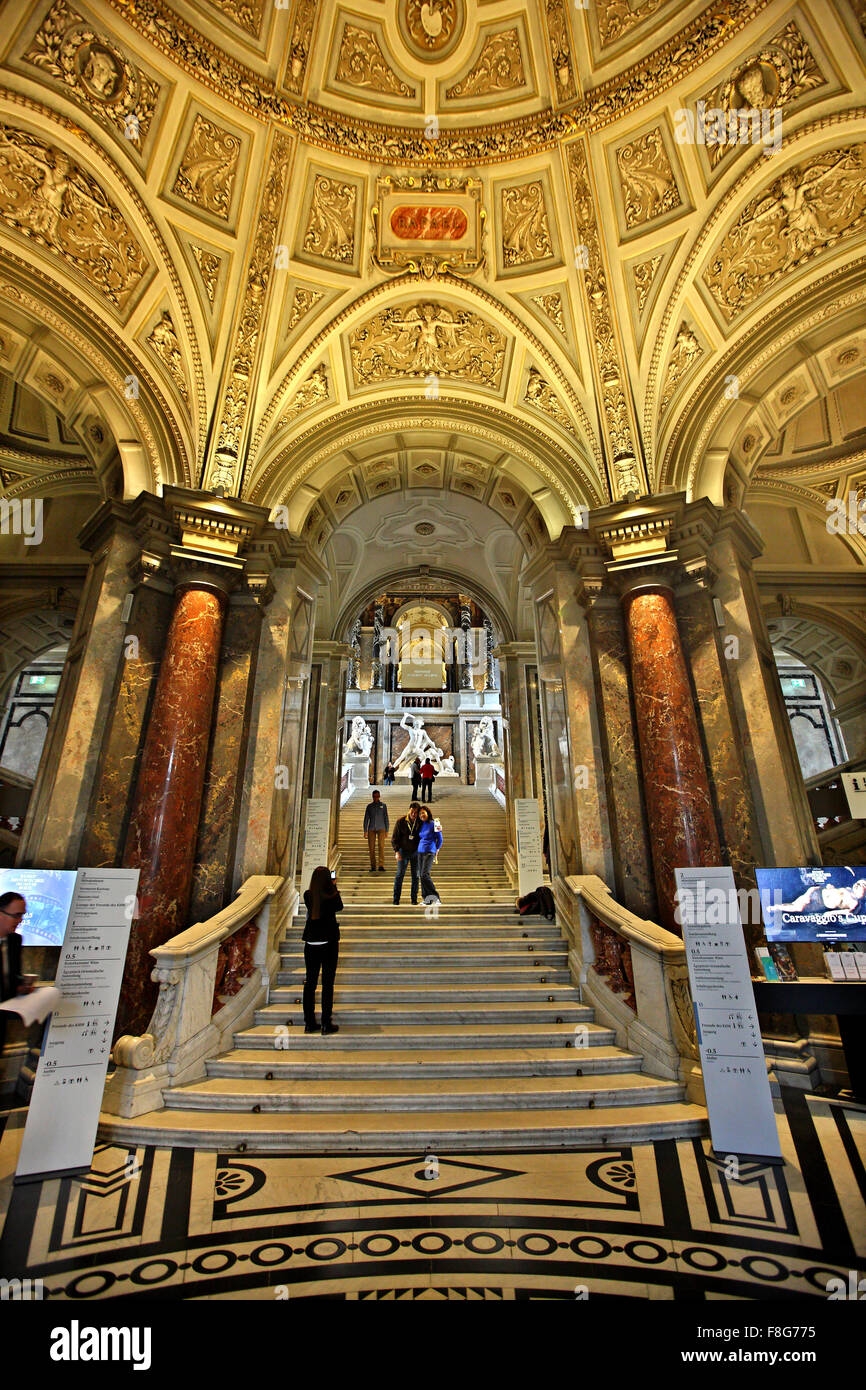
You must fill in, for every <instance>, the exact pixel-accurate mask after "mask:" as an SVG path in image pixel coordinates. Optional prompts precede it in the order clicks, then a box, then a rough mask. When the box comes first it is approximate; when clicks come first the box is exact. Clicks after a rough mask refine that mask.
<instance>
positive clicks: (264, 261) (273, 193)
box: [210, 133, 293, 495]
mask: <svg viewBox="0 0 866 1390" xmlns="http://www.w3.org/2000/svg"><path fill="white" fill-rule="evenodd" d="M292 148H293V142H292V140H291V137H289V136H287V135H284V134H282V133H279V134H278V135H277V137H276V139H275V140H274V143H273V146H272V148H271V154H270V159H269V160H268V168H267V175H266V178H265V189H264V193H263V194H262V201H261V207H260V209H259V219H258V223H257V224H256V229H255V237H254V239H253V247H252V251H251V253H250V258H249V261H248V263H247V270H246V276H245V281H244V290H243V297H242V300H241V309H240V314H239V317H238V323H237V329H236V332H235V339H234V343H233V345H232V349H231V359H230V360H231V367H230V371H229V377H228V383H227V386H226V388H225V391H224V393H223V399H222V411H221V414H220V420H219V426H218V428H217V430H216V431H215V437H216V447H215V451H214V453H215V460H214V464H213V467H212V473H211V480H210V481H211V486H212V487H219V486H222V487H224V488H225V489H226V491H227V492H228V493H229V494H230V495H236V487H238V486H239V485H240V484H239V478H238V461H239V458H240V448H241V441H242V437H243V433H244V427H245V423H246V416H247V407H248V405H249V394H250V384H251V381H252V378H253V373H254V369H255V362H256V355H257V352H258V348H259V339H260V336H261V330H262V325H263V322H264V311H265V304H266V300H267V292H268V287H269V285H270V279H271V272H272V269H273V264H274V247H275V245H276V241H277V233H278V231H279V225H280V214H281V210H282V206H283V200H284V196H285V192H286V189H287V187H288V183H289V172H290V169H291V162H292Z"/></svg>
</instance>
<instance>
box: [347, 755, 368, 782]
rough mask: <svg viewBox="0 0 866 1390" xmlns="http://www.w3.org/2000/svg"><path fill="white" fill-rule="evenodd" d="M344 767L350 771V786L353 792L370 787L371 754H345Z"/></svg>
mask: <svg viewBox="0 0 866 1390" xmlns="http://www.w3.org/2000/svg"><path fill="white" fill-rule="evenodd" d="M343 767H347V768H348V769H349V785H350V787H352V789H353V790H359V791H363V790H365V789H366V788H367V787H369V785H370V755H369V753H344V754H343Z"/></svg>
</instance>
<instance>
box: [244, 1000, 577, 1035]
mask: <svg viewBox="0 0 866 1390" xmlns="http://www.w3.org/2000/svg"><path fill="white" fill-rule="evenodd" d="M295 997H297V996H295ZM592 1016H593V1013H592V1009H587V1008H584V1007H583V1005H581V1004H571V1003H568V1002H566V1001H563V1000H554V1002H553V1003H548V1002H547V1000H544V1002H539V1003H532V1002H531V1001H529V1000H526V1001H523V1000H520V1001H517V1002H515V1003H512V1004H509V1003H505V1002H503V1003H495V1004H484V1005H479V1004H471V1003H464V1004H461V1003H460V1002H459V1001H458V1002H457V1003H456V1004H455V1003H451V1004H447V1003H441V1004H438V1003H425V1004H414V1005H411V1004H400V1003H397V1002H395V1003H393V1004H388V1003H383V1004H380V1005H378V1006H377V1005H375V1004H370V1003H369V1001H365V1002H362V1003H357V1004H352V1003H344V1002H343V1001H342V999H339V1000H338V1001H337V1002H336V1003H335V1006H334V1022H335V1023H337V1024H339V1025H340V1026H341V1027H343V1028H345V1029H346V1030H348V1029H354V1028H355V1027H356V1026H358V1025H359V1024H363V1025H365V1026H367V1027H374V1026H376V1025H381V1026H382V1027H388V1026H394V1025H398V1024H407V1023H411V1024H415V1025H416V1026H417V1025H419V1024H427V1023H454V1024H459V1025H460V1026H461V1027H463V1028H467V1027H469V1028H473V1029H474V1028H478V1027H480V1026H483V1025H485V1024H488V1025H489V1024H494V1023H497V1022H499V1023H584V1022H587V1021H588V1020H589V1019H591V1018H592ZM254 1021H255V1023H256V1024H257V1025H261V1024H265V1025H267V1024H269V1023H270V1024H274V1025H279V1024H289V1023H291V1025H292V1026H294V1027H298V1025H301V1026H303V1022H304V1016H303V1012H302V1010H301V1008H300V1006H298V1005H294V1006H292V1005H291V1004H269V1005H266V1006H265V1008H263V1009H256V1012H255V1015H254Z"/></svg>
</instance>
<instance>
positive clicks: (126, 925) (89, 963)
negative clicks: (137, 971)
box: [16, 869, 140, 1178]
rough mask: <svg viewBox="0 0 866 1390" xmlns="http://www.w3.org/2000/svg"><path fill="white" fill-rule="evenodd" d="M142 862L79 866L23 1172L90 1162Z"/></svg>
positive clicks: (23, 1150)
mask: <svg viewBox="0 0 866 1390" xmlns="http://www.w3.org/2000/svg"><path fill="white" fill-rule="evenodd" d="M139 872H140V871H139V870H138V869H79V870H78V873H77V874H76V875H75V887H74V889H73V893H72V901H71V903H70V907H69V920H68V923H67V926H66V933H65V935H64V938H63V946H62V947H61V951H60V961H59V964H58V967H57V978H56V980H55V985H56V986H57V988H58V989H59V991H60V995H61V998H60V1002H59V1004H58V1005H57V1008H56V1009H55V1010H54V1013H53V1014H52V1016H51V1021H50V1023H49V1025H48V1034H47V1036H46V1038H45V1042H44V1045H43V1048H42V1056H41V1058H40V1060H39V1066H38V1067H37V1069H36V1081H35V1082H34V1085H33V1094H32V1096H31V1099H30V1108H29V1110H28V1112H27V1123H26V1125H25V1128H24V1138H23V1140H22V1143H21V1153H20V1155H19V1158H18V1168H17V1171H16V1177H17V1178H35V1177H40V1176H42V1175H43V1174H51V1173H61V1172H66V1173H68V1172H74V1171H81V1170H82V1169H88V1168H89V1167H90V1164H91V1160H92V1158H93V1146H94V1144H95V1142H96V1129H97V1125H98V1124H99V1111H100V1108H101V1105H102V1092H103V1088H104V1086H105V1076H106V1072H107V1071H108V1059H109V1054H110V1052H111V1035H112V1032H113V1031H114V1020H115V1017H116V1015H117V1001H118V998H119V997H120V982H121V980H122V978H123V967H124V964H125V962H126V949H127V946H128V945H129V932H130V928H131V926H132V919H133V917H134V916H135V895H136V892H137V890H138V876H139Z"/></svg>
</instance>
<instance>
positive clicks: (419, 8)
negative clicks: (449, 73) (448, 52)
mask: <svg viewBox="0 0 866 1390" xmlns="http://www.w3.org/2000/svg"><path fill="white" fill-rule="evenodd" d="M402 9H403V18H404V28H405V32H406V33H407V34H408V36H409V38H410V39H411V41H412V43H413V44H414V45H415V47H416V48H417V49H418V50H419V51H420V52H421V53H423V54H424V55H425V57H428V56H438V55H440V54H442V51H443V49H446V48H448V46H449V45H450V43H451V41H452V39H453V38H454V36H455V33H456V31H457V27H458V19H459V13H458V8H457V3H456V0H402Z"/></svg>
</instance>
